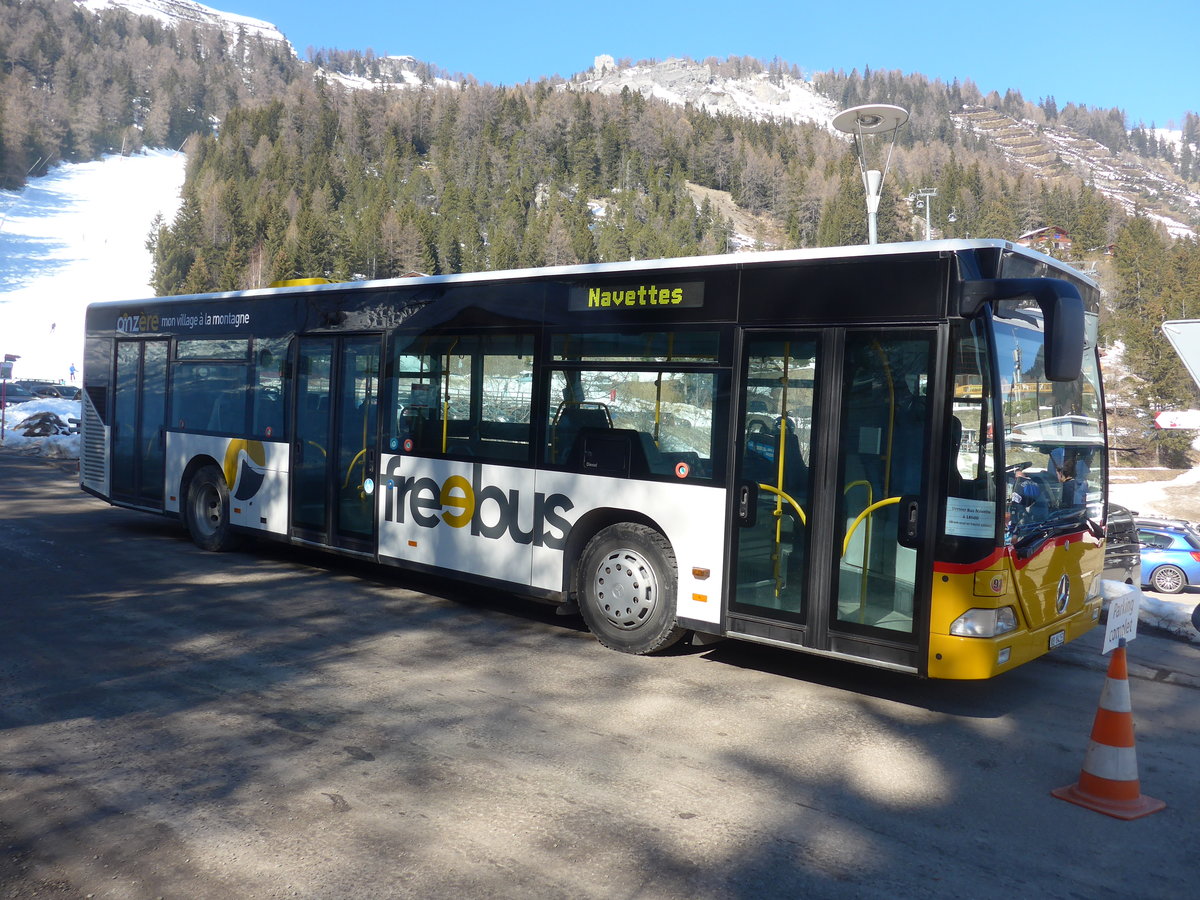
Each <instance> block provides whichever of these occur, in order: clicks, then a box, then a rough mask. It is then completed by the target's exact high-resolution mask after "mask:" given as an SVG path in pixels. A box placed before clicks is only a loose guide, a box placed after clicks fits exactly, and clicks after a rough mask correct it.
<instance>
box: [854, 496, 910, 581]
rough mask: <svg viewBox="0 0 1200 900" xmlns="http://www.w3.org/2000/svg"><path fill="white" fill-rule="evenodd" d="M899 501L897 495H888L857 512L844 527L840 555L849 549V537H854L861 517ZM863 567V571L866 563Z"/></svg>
mask: <svg viewBox="0 0 1200 900" xmlns="http://www.w3.org/2000/svg"><path fill="white" fill-rule="evenodd" d="M899 502H900V498H899V497H888V498H887V499H885V500H880V501H879V502H878V503H872V504H871V505H870V506H868V507H867V508H866V509H864V510H863V511H862V512H860V513H859V514H858V518H857V519H855V520H854V522H853V523H852V524H851V525H850V527H849V528H847V529H846V539H845V540H843V541H842V556H845V555H846V551H847V550H849V549H850V538H852V537H854V532H855V529H857V528H858V526H859V524H860V523H861V522H862V520H863V519H865V518H866V517H867V516H869V515H870V514H871V513H873V512H875V510H877V509H883V507H885V506H894V505H895V504H897V503H899ZM863 569H864V571H865V570H866V565H864V566H863Z"/></svg>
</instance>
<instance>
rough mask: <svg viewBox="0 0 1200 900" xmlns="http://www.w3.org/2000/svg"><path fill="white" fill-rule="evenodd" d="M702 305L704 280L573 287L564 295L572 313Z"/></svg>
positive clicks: (695, 306)
mask: <svg viewBox="0 0 1200 900" xmlns="http://www.w3.org/2000/svg"><path fill="white" fill-rule="evenodd" d="M703 305H704V282H702V281H688V282H684V283H681V284H667V285H658V284H654V283H652V282H651V283H648V284H647V283H644V282H643V283H640V284H615V285H614V284H606V285H604V286H602V287H582V286H581V287H573V288H571V290H570V294H569V295H568V297H567V309H569V310H570V311H572V312H582V311H590V310H596V309H635V308H636V309H661V308H663V307H691V308H693V309H694V308H697V307H701V306H703Z"/></svg>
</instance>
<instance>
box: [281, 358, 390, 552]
mask: <svg viewBox="0 0 1200 900" xmlns="http://www.w3.org/2000/svg"><path fill="white" fill-rule="evenodd" d="M380 358H381V354H380V337H379V336H378V335H367V336H359V335H355V336H352V337H306V338H301V339H300V342H299V350H298V355H297V368H296V415H295V419H294V421H295V423H296V427H295V428H294V430H293V432H292V434H293V437H292V478H291V486H292V487H291V509H292V512H291V521H292V533H293V535H294V536H295V537H297V538H299V539H301V540H307V541H312V542H314V543H320V544H326V545H328V546H332V547H341V548H344V549H348V550H357V551H360V552H365V553H370V552H373V550H374V546H375V514H374V509H375V482H376V479H377V473H376V471H375V469H376V466H377V464H378V456H379V452H378V438H377V435H376V421H377V408H378V399H379V398H378V393H379V363H380Z"/></svg>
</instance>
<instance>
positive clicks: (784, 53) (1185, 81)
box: [206, 0, 1200, 128]
mask: <svg viewBox="0 0 1200 900" xmlns="http://www.w3.org/2000/svg"><path fill="white" fill-rule="evenodd" d="M222 4H224V5H222ZM206 5H209V6H212V7H215V8H217V9H223V10H225V11H227V12H234V13H238V14H240V15H245V16H251V17H254V18H258V19H265V20H267V21H269V22H272V23H274V24H275V25H276V26H278V27H279V29H280V30H281V31H283V33H284V34H285V35H286V36H287V38H288V40H290V41H291V42H292V45H293V46H294V47H295V48H296V51H297V53H298V54H300V56H301V57H305V56H306V51H307V49H308V48H309V47H313V48H320V47H328V48H338V49H343V50H366V49H368V48H370V49H372V50H373V51H375V53H377V54H380V55H396V56H399V55H409V56H415V57H416V58H417V59H419V60H422V61H424V62H428V63H432V64H433V65H435V66H438V67H440V68H442V69H446V70H448V71H449V72H451V73H452V74H453V73H462V74H467V75H474V76H475V77H476V78H477V79H479V80H480V81H483V82H488V83H492V84H522V83H524V82H526V81H530V80H533V81H536V80H537V79H538V78H541V77H543V76H552V75H556V74H557V75H562V76H564V77H569V76H571V75H574V74H576V73H577V72H582V71H584V70H586V69H588V68H589V67H590V66H591V65H592V61H593V59H594V57H596V56H597V55H600V54H608V55H610V56H612V57H614V58H615V59H617V60H620V59H623V58H628V59H631V60H633V61H637V60H639V59H651V58H654V59H667V58H669V57H672V56H688V57H691V58H692V59H697V60H700V59H704V58H706V57H709V56H716V57H719V58H723V57H726V56H750V57H754V58H757V59H764V60H770V59H773V58H775V57H777V56H778V57H779V58H780V59H782V60H784V61H786V62H788V63H793V64H795V65H797V66H799V67H800V69H801V70H802V71H803V72H805V73H806V74H808V73H811V72H816V71H825V70H830V69H844V70H846V71H847V72H849V71H850V70H851V69H855V68H857V69H859V70H860V71H861V70H862V69H863V68H864V67H870V68H871V69H893V70H899V71H901V72H905V73H917V72H919V73H921V74H923V75H926V76H928V77H930V78H939V79H941V80H942V81H945V82H950V81H953V80H954V79H955V78H957V79H959V80H960V81H964V80H968V79H969V80H971V81H974V82H975V84H976V85H977V86H978V87H979V88H980V90H981V91H983V92H984V94H987V93H988V92H989V91H992V90H995V91H997V92H999V93H1000V94H1001V96H1003V94H1004V92H1005V91H1006V90H1007V89H1009V88H1013V89H1015V90H1018V91H1020V92H1021V95H1022V96H1023V97H1024V98H1025V99H1026V100H1029V101H1031V102H1034V103H1036V102H1038V101H1039V100H1041V99H1042V98H1044V97H1049V96H1052V97H1054V98H1055V101H1056V103H1057V104H1058V106H1059V108H1062V107H1063V106H1065V105H1066V104H1067V103H1076V104H1081V105H1086V106H1093V107H1100V108H1104V109H1108V108H1111V107H1114V106H1115V107H1119V108H1121V109H1123V110H1125V112H1126V113H1127V115H1128V117H1129V125H1130V126H1135V125H1137V124H1138V122H1139V121H1140V122H1143V123H1144V124H1145V125H1147V126H1150V125H1151V124H1154V125H1156V126H1157V127H1159V128H1165V127H1167V125H1168V123H1170V122H1174V123H1175V124H1176V127H1178V126H1179V125H1181V124H1182V121H1183V116H1184V113H1186V112H1188V111H1200V53H1198V52H1197V50H1196V45H1197V43H1200V3H1198V2H1197V0H1150V2H1146V3H1140V4H1130V3H1128V2H1121V3H1118V2H1116V0H1090V2H1081V0H1058V2H1055V3H1010V4H995V3H972V2H963V0H955V2H949V0H916V2H914V3H897V2H895V0H889V2H878V0H859V2H856V3H838V2H831V0H822V2H818V3H813V2H803V0H802V2H798V3H793V4H781V3H777V2H776V3H763V2H760V0H743V2H729V0H722V2H713V0H693V2H691V3H688V4H681V3H678V2H664V0H642V2H628V0H607V2H602V3H564V2H562V0H558V2H547V0H524V2H522V3H520V4H506V3H496V2H494V0H489V2H480V0H453V2H451V3H447V4H442V3H428V2H426V3H405V4H397V3H395V2H393V0H356V2H354V3H352V4H348V5H347V7H343V8H341V9H342V10H343V11H342V12H338V13H336V14H331V13H330V7H329V5H328V4H327V3H324V2H322V3H318V2H315V0H207V2H206ZM872 99H873V100H875V101H876V102H883V101H884V100H885V99H886V98H872Z"/></svg>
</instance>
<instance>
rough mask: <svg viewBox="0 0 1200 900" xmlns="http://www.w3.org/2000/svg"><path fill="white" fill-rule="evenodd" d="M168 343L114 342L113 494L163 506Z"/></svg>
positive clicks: (154, 505)
mask: <svg viewBox="0 0 1200 900" xmlns="http://www.w3.org/2000/svg"><path fill="white" fill-rule="evenodd" d="M166 403H167V342H166V341H117V371H116V390H115V406H114V408H113V439H112V440H113V462H112V493H113V496H114V497H116V498H119V499H122V500H126V501H130V502H133V503H138V504H142V505H146V506H151V507H155V508H161V507H162V501H163V478H164V476H165V467H164V461H165V450H166V448H165V446H164V434H163V427H164V425H165V424H166Z"/></svg>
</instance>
